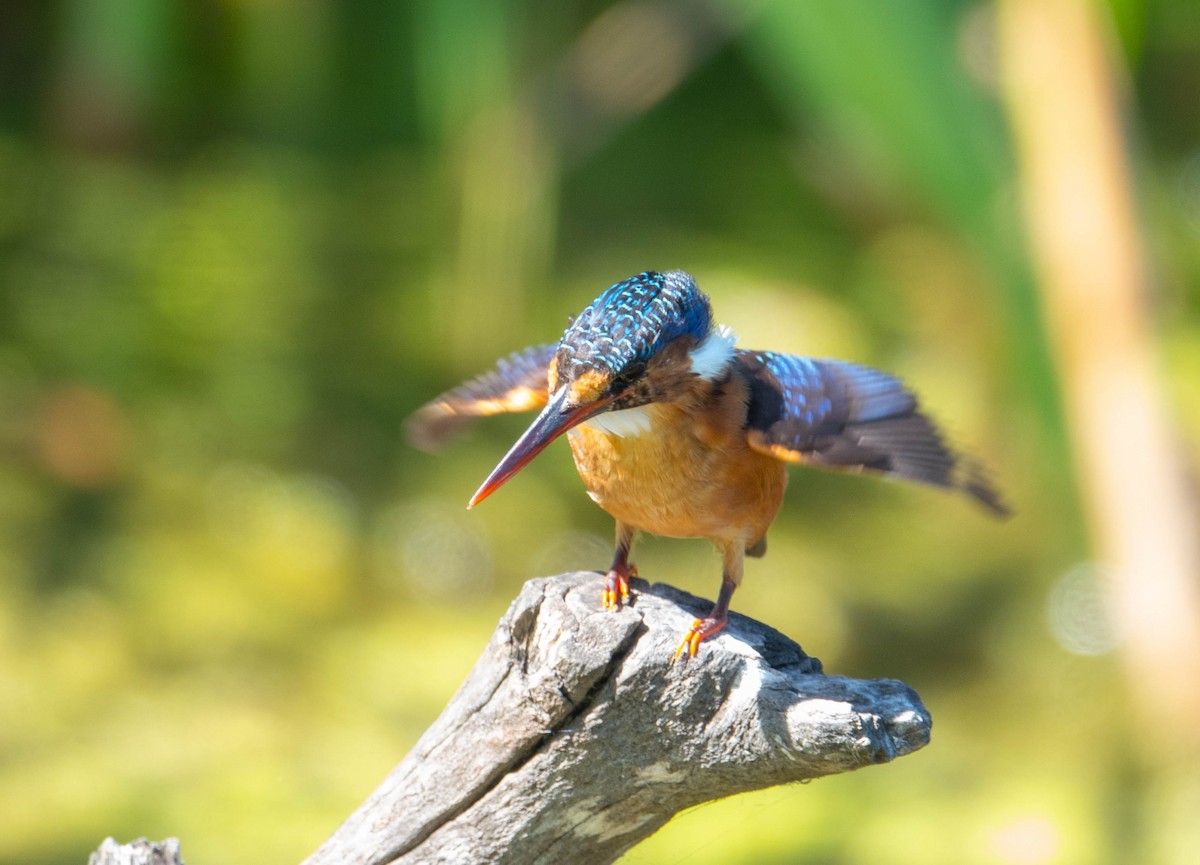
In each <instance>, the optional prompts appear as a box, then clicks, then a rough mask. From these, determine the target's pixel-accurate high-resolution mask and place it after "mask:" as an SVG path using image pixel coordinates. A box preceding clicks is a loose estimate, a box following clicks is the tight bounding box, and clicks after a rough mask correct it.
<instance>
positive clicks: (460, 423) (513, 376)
mask: <svg viewBox="0 0 1200 865" xmlns="http://www.w3.org/2000/svg"><path fill="white" fill-rule="evenodd" d="M557 348H558V346H557V345H556V344H551V345H535V346H532V347H531V348H527V349H525V350H524V351H518V352H515V353H513V354H510V355H509V356H508V357H506V358H502V359H501V360H499V361H497V362H496V368H495V369H492V370H489V371H488V372H485V373H484V374H483V375H481V376H478V377H476V378H473V379H471V380H470V381H468V382H465V383H464V384H461V385H459V386H458V387H456V388H454V390H449V391H446V392H445V393H444V394H442V395H441V396H439V397H437V398H436V399H434V400H431V401H430V402H427V403H426V404H425V405H423V406H421V408H419V409H417V410H416V411H415V412H414V413H413V414H412V416H411V417H409V418H408V420H407V421H405V424H404V426H405V430H406V432H407V433H408V438H409V441H411V442H412V443H413V445H415V446H416V447H418V448H421V449H422V450H434V449H436V448H437V447H438V446H439V445H442V444H445V443H446V442H447V441H449V440H450V439H452V438H454V437H455V436H456V435H458V434H459V433H460V432H462V431H463V430H464V429H465V428H466V427H467V426H468V425H469V424H470V423H471V421H472V420H474V419H475V418H477V417H483V416H485V415H492V414H502V413H504V412H520V411H533V410H534V409H540V408H541V407H542V406H544V405H545V404H546V400H547V397H548V394H547V390H548V388H549V384H548V382H547V374H548V373H547V371H548V370H549V368H550V361H552V360H553V359H554V352H555V351H556V350H557Z"/></svg>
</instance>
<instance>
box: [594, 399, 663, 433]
mask: <svg viewBox="0 0 1200 865" xmlns="http://www.w3.org/2000/svg"><path fill="white" fill-rule="evenodd" d="M652 410H653V406H649V405H639V406H637V407H636V408H625V409H621V410H620V411H606V412H601V413H600V414H598V415H595V416H594V417H590V418H588V419H587V420H585V421H584V422H583V423H581V424H580V426H585V427H588V428H589V429H594V430H598V431H599V432H604V433H608V434H609V435H614V436H617V437H618V438H626V437H629V438H633V437H635V436H640V435H642V433H648V432H650V430H651V428H652V427H653V426H654V422H653V419H652V418H651V416H650V413H651V411H652Z"/></svg>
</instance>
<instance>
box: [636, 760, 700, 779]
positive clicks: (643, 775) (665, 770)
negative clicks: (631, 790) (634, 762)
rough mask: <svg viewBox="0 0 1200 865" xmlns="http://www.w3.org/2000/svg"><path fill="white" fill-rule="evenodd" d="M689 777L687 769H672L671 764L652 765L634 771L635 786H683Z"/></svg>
mask: <svg viewBox="0 0 1200 865" xmlns="http://www.w3.org/2000/svg"><path fill="white" fill-rule="evenodd" d="M689 776H690V773H689V772H688V771H687V770H686V769H672V768H671V764H670V763H651V764H650V765H649V766H640V767H638V768H637V769H634V770H633V781H634V783H635V784H682V783H683V782H684V781H686V780H687V779H688V777H689Z"/></svg>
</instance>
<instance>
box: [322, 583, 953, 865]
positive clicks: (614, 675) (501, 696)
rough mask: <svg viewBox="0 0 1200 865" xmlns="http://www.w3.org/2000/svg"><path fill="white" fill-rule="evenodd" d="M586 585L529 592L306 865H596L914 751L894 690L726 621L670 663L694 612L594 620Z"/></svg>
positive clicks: (642, 612)
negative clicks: (703, 810)
mask: <svg viewBox="0 0 1200 865" xmlns="http://www.w3.org/2000/svg"><path fill="white" fill-rule="evenodd" d="M601 580H602V578H601V577H599V576H598V575H596V574H594V573H577V574H567V575H564V576H561V577H554V578H547V579H536V580H531V581H530V582H528V583H527V584H526V585H525V587H524V589H523V590H522V591H521V593H520V595H519V596H518V597H517V599H516V600H515V601H514V602H513V604H512V606H511V607H510V608H509V610H508V612H507V613H506V614H505V616H504V617H503V618H502V619H501V621H500V624H499V626H498V627H497V628H496V631H495V633H494V634H493V635H492V638H491V641H490V642H489V643H488V645H487V648H486V649H485V650H484V652H483V655H482V656H481V657H480V659H479V661H478V662H477V663H476V665H475V667H474V669H473V670H472V671H471V673H470V675H469V676H468V677H467V680H466V681H465V682H464V683H463V685H462V687H461V688H460V689H459V691H458V693H457V694H455V696H454V697H453V698H452V699H451V701H450V703H449V705H448V706H447V707H446V709H445V711H444V712H443V713H442V715H441V717H440V718H438V720H437V721H436V722H434V724H433V726H432V727H430V728H429V729H428V730H427V731H426V733H425V734H424V736H422V737H421V739H420V740H419V741H418V742H417V744H416V746H415V747H414V748H413V750H412V752H411V753H410V754H409V755H408V756H407V757H406V758H405V759H404V760H403V762H401V763H400V765H398V766H397V767H396V768H395V769H393V770H392V772H391V774H389V775H388V776H387V778H386V779H385V780H384V782H383V783H382V785H380V787H379V788H378V789H377V790H376V791H375V792H374V793H372V794H371V795H370V797H368V799H367V800H366V802H364V803H363V804H362V806H360V807H359V809H358V810H357V811H355V812H354V814H352V815H351V816H350V817H349V818H348V819H347V820H346V822H345V823H344V824H343V825H342V826H341V827H340V828H339V829H338V830H337V831H336V832H335V833H334V834H333V835H332V836H331V837H330V838H329V839H328V840H327V841H326V842H325V843H324V844H323V845H322V846H321V847H320V848H319V849H318V850H317V851H316V852H315V853H314V854H313V855H312V856H310V857H309V858H308V859H307V860H305V863H304V865H334V863H337V865H347V863H353V865H384V863H396V865H430V863H447V865H449V863H453V865H465V863H484V862H486V863H519V865H537V863H545V865H552V863H555V865H556V863H562V862H571V863H572V865H600V863H610V862H613V861H615V860H616V859H617V858H618V857H619V856H620V855H621V854H622V853H623V852H624V851H626V850H627V849H629V848H630V847H631V846H633V845H634V844H635V843H637V842H638V841H639V840H641V839H643V838H645V837H647V836H649V835H651V834H652V833H653V832H654V831H655V830H657V829H658V828H659V827H660V826H662V825H663V824H664V823H666V822H667V820H669V819H670V818H671V816H672V815H673V814H675V813H677V812H678V811H680V810H682V809H684V808H688V807H690V806H693V805H696V804H698V803H701V802H705V801H708V800H711V799H717V798H721V797H724V796H729V795H732V794H734V793H740V792H744V791H747V790H756V789H760V788H763V787H769V786H772V785H775V784H784V783H788V782H792V781H803V780H807V779H811V778H817V777H820V776H822V775H830V774H834V773H837V772H848V771H850V770H852V769H858V768H861V767H863V766H870V765H873V764H876V763H886V762H888V761H889V760H892V759H894V758H896V757H898V756H901V755H903V754H907V753H910V752H911V751H914V750H916V749H918V748H920V747H922V746H924V745H925V744H927V743H928V741H929V730H930V718H929V714H928V712H926V710H925V707H924V706H923V705H922V704H921V701H920V698H919V697H918V696H917V694H916V693H915V692H914V691H913V690H912V689H911V688H910V687H908V686H907V685H905V684H904V683H902V682H897V681H893V680H888V679H879V680H874V681H862V680H856V679H847V678H842V677H840V676H825V675H822V674H821V664H820V662H819V661H817V660H816V659H815V658H810V657H808V656H807V655H805V654H804V652H803V651H801V649H800V647H799V646H798V645H796V644H795V643H793V642H792V641H791V640H789V639H788V638H786V637H784V636H783V635H782V634H780V633H778V632H776V631H774V630H772V629H771V628H768V627H767V626H766V625H763V624H761V623H759V622H755V621H753V620H751V619H747V618H745V617H743V616H739V615H737V614H733V615H731V617H730V623H729V626H728V627H727V628H726V630H725V631H724V632H722V633H721V634H720V635H718V636H717V637H715V638H713V639H710V640H708V641H706V642H705V643H703V644H702V646H701V649H700V653H699V655H698V656H697V657H695V658H692V659H689V660H686V661H683V660H681V661H680V662H678V663H672V655H673V653H674V650H675V646H676V645H677V643H678V642H679V640H680V638H681V637H682V636H683V634H684V632H685V631H686V630H687V628H688V627H689V626H690V625H691V622H692V619H693V618H695V617H697V616H700V615H703V614H705V613H707V612H708V608H709V606H710V604H709V602H707V601H703V600H700V599H698V598H694V597H692V596H690V595H687V594H685V593H684V592H681V591H679V590H677V589H673V588H671V587H670V586H666V585H661V584H658V585H648V584H646V583H645V582H643V581H641V580H635V581H634V583H633V588H634V591H635V600H634V602H633V604H632V606H630V607H626V608H625V609H623V610H621V611H620V612H616V613H614V612H607V611H604V610H602V609H601V608H600V603H599V599H600V591H601ZM408 662H409V663H419V660H410V661H408Z"/></svg>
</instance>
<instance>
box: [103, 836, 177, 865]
mask: <svg viewBox="0 0 1200 865" xmlns="http://www.w3.org/2000/svg"><path fill="white" fill-rule="evenodd" d="M88 865H183V859H182V858H180V855H179V840H178V839H176V838H168V839H167V840H165V841H147V840H146V839H145V838H138V839H137V840H136V841H131V842H130V843H128V844H118V843H117V842H116V841H115V840H113V839H112V838H105V839H104V842H103V843H102V844H101V845H100V846H99V847H98V848H97V849H96V852H95V853H93V854H92V855H91V856H89V857H88Z"/></svg>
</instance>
